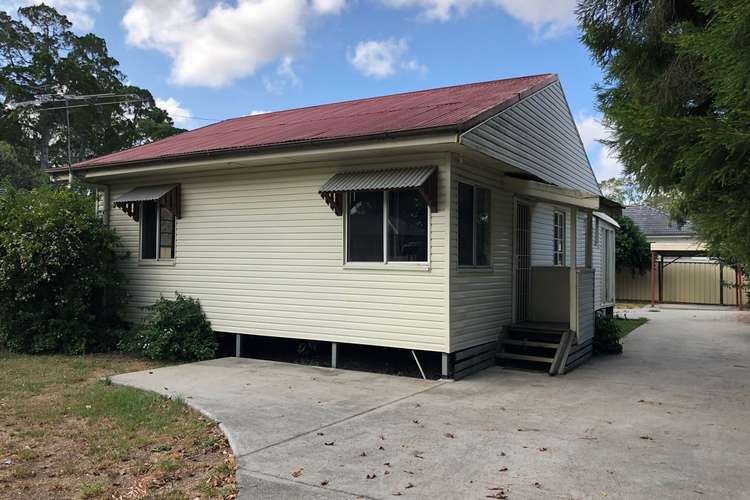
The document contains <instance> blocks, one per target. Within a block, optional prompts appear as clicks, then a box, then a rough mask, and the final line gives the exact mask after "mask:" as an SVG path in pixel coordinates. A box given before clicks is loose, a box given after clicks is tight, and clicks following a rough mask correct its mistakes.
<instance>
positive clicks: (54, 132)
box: [0, 4, 182, 168]
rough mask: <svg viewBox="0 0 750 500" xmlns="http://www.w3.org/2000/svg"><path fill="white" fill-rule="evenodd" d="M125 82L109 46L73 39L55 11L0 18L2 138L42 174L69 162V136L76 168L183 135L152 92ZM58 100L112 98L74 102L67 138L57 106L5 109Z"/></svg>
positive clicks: (28, 10)
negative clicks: (43, 98)
mask: <svg viewBox="0 0 750 500" xmlns="http://www.w3.org/2000/svg"><path fill="white" fill-rule="evenodd" d="M125 81H126V77H125V75H124V74H123V73H122V72H121V71H120V69H119V62H118V61H117V60H116V59H115V58H113V57H112V56H110V55H109V52H108V49H107V43H106V41H105V40H103V39H102V38H99V37H97V36H95V35H93V34H86V35H82V36H78V35H76V34H74V33H73V32H72V31H71V24H70V21H68V19H67V18H66V17H65V16H64V15H62V14H60V13H58V12H57V11H56V10H55V9H54V8H52V7H49V6H46V5H43V4H42V5H35V6H32V7H25V8H21V9H19V10H18V19H14V18H12V17H11V16H9V15H8V14H7V13H5V12H0V100H2V102H3V103H4V105H3V107H2V109H1V112H0V132H2V133H3V135H2V136H0V138H2V139H3V140H5V141H6V142H8V143H10V144H11V145H12V146H14V147H15V148H17V149H18V148H27V149H31V150H32V151H33V156H34V157H35V159H36V161H37V162H38V163H39V165H40V166H41V167H42V168H47V167H48V166H50V165H65V164H66V163H67V162H68V147H67V134H68V132H70V140H71V150H72V151H71V152H72V161H73V162H76V161H82V160H84V159H86V158H89V157H92V156H99V155H102V154H107V153H111V152H113V151H119V150H121V149H126V148H129V147H132V146H135V145H139V144H143V143H145V142H149V141H153V140H157V139H161V138H163V137H167V136H169V135H172V134H175V133H178V132H181V131H182V130H181V129H178V128H175V127H174V123H173V122H172V120H171V118H170V117H169V115H168V114H167V113H166V111H164V110H162V109H159V108H158V107H156V105H155V102H154V98H153V96H152V95H151V93H150V92H148V91H147V90H145V89H142V88H139V87H135V86H132V85H126V84H125ZM61 94H65V95H78V96H83V95H97V94H99V95H101V94H106V95H113V94H114V95H115V97H110V98H109V99H104V100H97V99H92V100H90V101H80V100H77V101H75V104H76V105H80V104H83V105H84V106H81V107H75V108H72V109H70V130H69V131H68V128H67V126H66V123H67V120H66V114H65V110H64V109H59V108H62V107H64V103H61V102H60V101H59V100H58V101H55V102H45V101H41V104H40V105H38V106H35V107H32V108H29V107H19V108H16V109H9V108H8V107H7V104H8V103H10V102H24V101H32V100H34V99H35V98H38V96H40V95H58V96H59V95H61ZM87 104H88V105H87ZM6 134H7V135H6Z"/></svg>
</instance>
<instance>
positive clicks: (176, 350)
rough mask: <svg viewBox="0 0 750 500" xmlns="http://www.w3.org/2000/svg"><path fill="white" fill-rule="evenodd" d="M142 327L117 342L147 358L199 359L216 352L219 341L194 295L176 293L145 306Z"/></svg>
mask: <svg viewBox="0 0 750 500" xmlns="http://www.w3.org/2000/svg"><path fill="white" fill-rule="evenodd" d="M147 310H148V318H147V320H146V323H145V325H144V326H143V328H141V329H138V330H135V331H133V332H132V334H131V335H130V336H129V338H127V339H126V340H125V341H123V343H122V344H121V345H122V347H123V349H125V350H127V351H130V352H134V353H138V354H141V355H143V356H146V357H147V358H150V359H159V360H165V361H200V360H203V359H210V358H213V357H214V356H216V351H217V350H218V348H219V341H218V337H217V335H216V333H215V332H214V331H213V330H212V329H211V323H209V321H208V320H207V319H206V315H205V314H204V313H203V310H202V309H201V305H200V302H199V301H198V299H194V298H191V297H185V296H184V295H180V294H177V296H176V298H175V299H174V300H168V299H165V298H164V297H162V298H160V299H159V300H158V301H157V302H156V303H155V304H153V305H151V306H149V307H148V308H147Z"/></svg>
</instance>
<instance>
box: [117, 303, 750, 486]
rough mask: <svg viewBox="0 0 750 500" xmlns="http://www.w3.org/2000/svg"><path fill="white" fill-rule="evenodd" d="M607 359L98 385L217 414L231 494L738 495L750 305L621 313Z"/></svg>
mask: <svg viewBox="0 0 750 500" xmlns="http://www.w3.org/2000/svg"><path fill="white" fill-rule="evenodd" d="M627 314H629V315H633V316H636V315H637V316H646V317H648V318H649V319H650V321H649V323H647V324H646V325H645V326H643V327H641V328H640V329H638V330H636V331H635V332H633V333H632V334H631V335H630V336H629V337H627V338H626V341H625V353H624V354H623V355H622V356H614V357H606V358H596V359H594V360H593V361H592V362H590V363H588V364H586V365H584V366H583V367H581V368H579V369H578V370H576V371H574V372H572V373H570V374H568V375H565V376H562V377H554V378H553V377H549V376H547V375H545V374H540V373H527V372H519V371H510V370H503V369H500V368H492V369H489V370H486V371H484V372H482V373H479V374H477V375H475V376H473V377H471V378H469V379H466V380H462V381H460V382H455V383H451V382H448V383H440V382H424V381H420V380H415V379H407V378H400V377H391V376H386V375H377V374H372V373H359V372H350V371H342V370H331V369H326V368H314V367H307V366H299V365H288V364H282V363H274V362H269V361H259V360H252V359H239V360H238V359H230V358H228V359H221V360H215V361H210V362H203V363H194V364H190V365H183V366H178V367H170V368H163V369H159V370H154V371H153V372H152V373H149V372H139V373H132V374H125V375H119V376H117V377H114V378H113V380H114V381H115V382H117V383H122V384H126V385H132V386H135V387H140V388H144V389H149V390H154V391H158V392H160V393H163V394H169V395H175V394H180V395H183V396H184V397H186V398H188V399H187V401H188V402H189V403H190V404H191V405H193V406H195V407H197V408H199V409H201V410H203V411H205V412H207V413H208V414H209V415H210V416H212V417H213V418H215V419H216V420H219V421H221V422H222V425H223V427H224V429H225V431H226V432H227V433H228V435H229V436H230V441H231V444H232V447H233V449H234V450H235V452H236V455H237V460H238V464H239V471H238V477H239V481H240V485H241V496H242V498H253V499H256V498H269V499H271V498H280V499H317V498H321V499H322V498H342V499H343V498H348V499H351V498H357V497H360V498H392V496H393V495H397V496H404V497H406V498H420V499H421V498H429V499H471V498H476V499H482V498H487V497H493V495H496V496H497V498H501V495H499V494H498V492H500V491H501V490H498V489H493V488H502V489H503V491H506V492H507V495H508V498H511V499H526V498H529V499H536V498H559V499H593V498H623V499H654V498H660V499H668V498H670V499H671V498H674V499H690V498H701V499H707V498H716V499H725V498H747V497H750V493H749V492H750V473H749V472H748V470H749V469H748V464H750V315H748V314H747V313H737V312H733V311H712V310H695V311H691V310H674V309H664V310H662V311H660V312H648V311H646V310H639V311H636V312H628V313H627Z"/></svg>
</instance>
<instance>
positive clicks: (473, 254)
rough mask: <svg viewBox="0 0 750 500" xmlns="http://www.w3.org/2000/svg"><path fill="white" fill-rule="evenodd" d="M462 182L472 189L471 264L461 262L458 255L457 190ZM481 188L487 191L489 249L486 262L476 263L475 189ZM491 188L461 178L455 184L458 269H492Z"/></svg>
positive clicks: (476, 197) (458, 190) (459, 232)
mask: <svg viewBox="0 0 750 500" xmlns="http://www.w3.org/2000/svg"><path fill="white" fill-rule="evenodd" d="M461 184H463V185H465V186H469V187H471V190H472V204H473V206H472V212H471V262H472V263H471V264H461V262H460V257H459V251H458V248H459V245H460V242H459V238H460V234H461V231H460V230H459V229H458V227H459V224H460V223H461V221H460V220H459V218H458V209H459V192H460V185H461ZM478 190H483V191H486V192H487V214H488V215H489V222H488V224H487V240H488V241H489V251H488V255H487V261H488V262H487V264H477V206H478V205H477V200H478V199H479V197H478V196H477V191H478ZM492 247H493V242H492V189H490V188H489V187H485V186H481V185H477V184H474V183H471V182H465V181H462V180H459V181H457V184H456V261H457V264H458V269H459V270H461V271H472V270H478V271H488V270H492V264H493V263H492Z"/></svg>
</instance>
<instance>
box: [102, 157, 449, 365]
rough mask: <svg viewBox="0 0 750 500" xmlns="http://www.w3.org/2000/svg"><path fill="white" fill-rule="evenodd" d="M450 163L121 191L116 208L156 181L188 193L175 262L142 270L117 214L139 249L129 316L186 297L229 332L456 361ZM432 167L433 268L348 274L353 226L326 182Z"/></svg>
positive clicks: (132, 227)
mask: <svg viewBox="0 0 750 500" xmlns="http://www.w3.org/2000/svg"><path fill="white" fill-rule="evenodd" d="M448 158H449V157H448V155H440V156H437V157H433V158H423V159H420V160H418V161H417V160H411V161H409V162H397V161H392V162H388V163H387V164H368V165H365V166H360V167H354V166H353V165H352V166H349V167H339V168H336V167H333V166H325V165H309V166H304V165H299V164H297V165H293V166H290V165H287V166H268V167H245V168H235V169H231V170H222V171H217V170H210V171H203V172H199V173H191V174H184V175H182V176H175V175H159V176H158V177H151V178H148V177H144V178H140V179H137V180H136V179H132V180H130V179H129V180H128V182H127V184H115V185H112V186H111V197H112V199H115V198H116V197H117V196H118V195H119V194H122V193H124V192H126V191H128V190H130V189H132V188H134V187H136V186H143V185H149V184H166V183H173V182H175V183H176V182H179V183H180V184H181V189H182V218H181V219H179V220H178V221H177V224H176V246H175V259H174V262H173V264H171V263H166V264H163V263H144V262H139V259H138V242H139V226H138V223H136V222H134V221H133V220H131V219H130V218H128V217H127V216H126V215H125V214H124V213H123V212H122V211H120V210H119V209H115V208H112V209H111V214H110V223H111V225H112V226H113V227H114V228H115V229H116V231H117V232H118V233H119V234H120V235H121V236H122V239H123V244H124V247H125V248H124V249H125V250H126V251H127V252H129V256H128V258H127V260H126V261H125V262H124V264H123V265H124V267H125V271H126V273H127V277H128V280H129V285H128V288H129V292H130V296H131V297H130V306H129V307H130V309H129V317H130V318H131V319H133V320H137V319H139V318H140V316H141V314H142V311H141V309H140V308H142V307H143V306H147V305H149V304H152V303H154V301H156V300H157V299H158V298H159V297H160V296H165V297H172V296H173V295H174V292H175V291H179V292H181V293H183V294H186V295H190V296H192V297H196V298H198V299H200V301H201V303H202V305H203V308H204V310H205V311H206V314H207V316H208V318H209V320H210V321H211V323H212V325H213V328H214V329H215V330H217V331H221V332H228V333H241V334H253V335H267V336H275V337H291V338H299V339H312V340H324V341H336V342H344V343H357V344H370V345H379V346H389V347H402V348H409V349H424V350H431V351H443V352H445V351H447V349H448V347H449V346H448V244H447V242H448V220H449V213H450V205H449V196H448V193H449V184H448V179H449V159H448ZM426 164H429V165H438V166H439V171H438V175H439V180H438V185H439V191H440V192H439V201H438V203H439V210H438V212H437V213H433V214H432V215H431V224H430V265H429V267H425V266H409V265H398V264H388V265H383V264H373V265H368V266H363V267H358V266H348V265H344V264H343V262H344V220H343V218H342V217H337V216H336V215H335V214H334V213H333V211H332V210H331V209H330V208H329V207H328V206H326V204H325V203H324V201H323V200H322V199H321V198H320V196H319V195H318V188H319V187H320V186H321V184H323V183H324V182H325V181H326V180H328V179H329V178H330V177H331V176H332V175H334V174H335V173H337V172H338V171H344V170H346V171H349V170H352V169H355V168H361V169H363V170H371V169H377V168H388V167H407V166H419V165H426ZM357 165H359V164H357ZM214 168H215V167H214Z"/></svg>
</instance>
